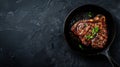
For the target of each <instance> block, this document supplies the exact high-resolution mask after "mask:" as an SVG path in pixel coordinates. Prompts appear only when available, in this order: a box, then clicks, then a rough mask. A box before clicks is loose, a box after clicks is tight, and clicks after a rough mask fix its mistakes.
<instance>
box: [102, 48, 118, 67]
mask: <svg viewBox="0 0 120 67" xmlns="http://www.w3.org/2000/svg"><path fill="white" fill-rule="evenodd" d="M108 51H109V49H107V50H105V51H104V52H102V53H101V54H102V55H104V56H106V58H107V59H108V61H109V62H110V64H111V65H112V67H120V66H119V64H118V63H117V62H116V61H115V60H114V59H113V58H112V57H111V56H110V55H109V54H108Z"/></svg>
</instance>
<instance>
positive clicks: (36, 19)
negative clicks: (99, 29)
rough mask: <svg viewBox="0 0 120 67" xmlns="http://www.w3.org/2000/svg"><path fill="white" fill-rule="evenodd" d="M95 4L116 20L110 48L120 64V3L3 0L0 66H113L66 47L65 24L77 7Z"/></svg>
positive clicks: (111, 0) (0, 8)
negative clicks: (115, 29) (113, 37)
mask: <svg viewBox="0 0 120 67" xmlns="http://www.w3.org/2000/svg"><path fill="white" fill-rule="evenodd" d="M85 4H96V5H99V6H102V7H103V8H105V9H107V10H108V11H110V12H111V13H112V14H113V15H114V16H115V18H116V21H117V22H116V24H117V35H116V39H115V41H114V43H113V45H112V46H111V48H110V53H111V56H112V57H113V58H114V59H115V60H116V61H117V62H118V63H119V64H120V41H119V40H120V30H119V29H120V0H0V67H111V65H110V63H109V62H108V60H107V59H106V58H105V57H103V56H101V57H92V58H91V57H82V56H80V55H78V54H76V53H74V52H73V51H72V50H71V49H70V48H69V46H68V45H67V43H66V41H65V39H64V34H63V25H64V20H65V17H66V16H67V14H68V13H69V12H70V11H71V10H72V9H74V8H76V7H78V6H81V5H85Z"/></svg>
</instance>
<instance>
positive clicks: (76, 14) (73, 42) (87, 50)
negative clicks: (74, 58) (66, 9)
mask: <svg viewBox="0 0 120 67" xmlns="http://www.w3.org/2000/svg"><path fill="white" fill-rule="evenodd" d="M88 12H91V13H92V15H93V16H92V18H93V17H94V16H96V15H97V14H102V15H104V16H105V17H106V24H107V31H108V40H107V43H106V45H105V47H104V48H102V49H93V48H91V47H85V46H84V45H83V44H82V43H81V41H80V40H78V38H76V37H75V36H74V35H73V33H72V32H71V26H72V25H73V24H74V23H76V22H77V21H78V20H81V19H88V18H89V17H87V13H88ZM115 35H116V26H115V22H114V20H113V17H112V15H111V14H110V13H109V12H108V11H107V10H105V9H104V8H102V7H100V6H97V5H92V4H87V5H83V6H80V7H78V8H76V9H74V10H72V11H71V12H70V13H69V14H68V16H67V17H66V19H65V24H64V36H65V39H66V41H67V43H68V45H69V46H70V48H71V49H72V50H73V51H75V52H77V53H80V55H82V56H96V55H101V54H102V55H104V56H106V57H107V58H108V60H109V62H110V63H111V65H112V66H113V67H120V66H119V65H118V63H117V62H116V61H115V60H114V59H113V58H111V56H110V55H109V54H108V51H109V48H110V46H111V45H112V42H113V41H114V39H115ZM79 44H82V46H83V48H84V49H80V48H79Z"/></svg>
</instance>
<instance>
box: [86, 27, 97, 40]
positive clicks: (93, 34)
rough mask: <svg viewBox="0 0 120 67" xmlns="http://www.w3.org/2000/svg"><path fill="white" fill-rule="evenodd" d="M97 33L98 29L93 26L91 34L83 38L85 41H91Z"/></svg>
mask: <svg viewBox="0 0 120 67" xmlns="http://www.w3.org/2000/svg"><path fill="white" fill-rule="evenodd" d="M98 31H99V27H98V26H95V27H94V28H93V29H92V34H91V35H85V38H86V39H88V40H89V39H92V38H93V37H94V36H95V35H96V34H97V32H98Z"/></svg>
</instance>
